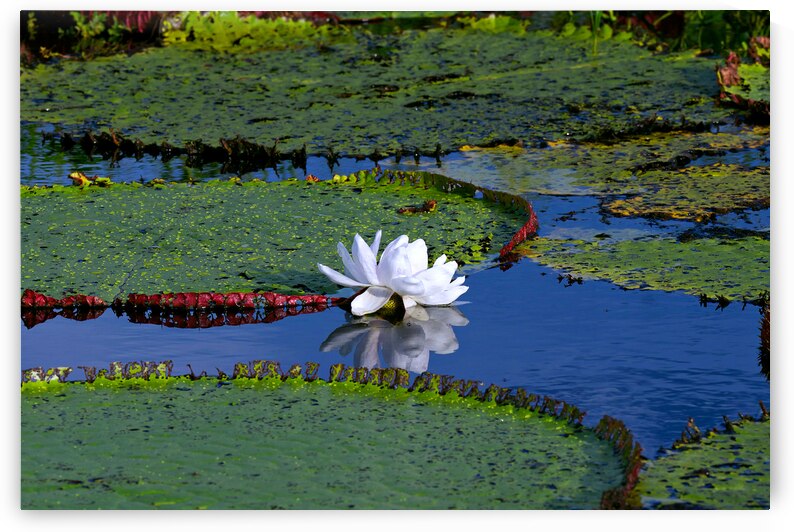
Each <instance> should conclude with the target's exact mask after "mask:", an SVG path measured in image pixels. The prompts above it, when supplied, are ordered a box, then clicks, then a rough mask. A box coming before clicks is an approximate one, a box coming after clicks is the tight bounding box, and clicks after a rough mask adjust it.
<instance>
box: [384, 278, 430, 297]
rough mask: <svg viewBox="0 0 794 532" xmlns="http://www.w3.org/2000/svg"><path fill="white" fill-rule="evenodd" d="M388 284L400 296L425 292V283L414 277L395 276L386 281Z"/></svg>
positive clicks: (417, 294)
mask: <svg viewBox="0 0 794 532" xmlns="http://www.w3.org/2000/svg"><path fill="white" fill-rule="evenodd" d="M388 286H389V288H391V289H392V290H394V291H395V292H397V293H398V294H400V295H401V296H420V295H422V294H424V293H425V284H424V283H423V282H422V281H420V280H419V279H417V278H416V277H396V278H394V279H392V280H391V281H389V282H388Z"/></svg>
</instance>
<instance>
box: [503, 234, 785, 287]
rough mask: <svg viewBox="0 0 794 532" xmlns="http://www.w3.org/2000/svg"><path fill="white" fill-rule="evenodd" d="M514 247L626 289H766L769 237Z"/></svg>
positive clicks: (573, 242) (561, 242) (535, 242)
mask: <svg viewBox="0 0 794 532" xmlns="http://www.w3.org/2000/svg"><path fill="white" fill-rule="evenodd" d="M515 251H516V252H517V253H521V254H524V255H526V256H528V257H531V258H532V260H534V261H536V262H539V263H541V264H545V265H548V266H551V267H552V268H555V269H559V270H562V271H565V272H570V273H572V274H574V275H578V276H581V277H584V278H589V279H604V280H609V281H611V282H613V283H615V284H617V285H618V286H621V287H623V288H627V289H642V290H664V291H675V290H683V291H685V292H687V293H690V294H693V295H702V294H705V295H706V296H708V297H709V298H712V299H714V298H718V297H723V298H725V299H728V300H737V299H739V300H740V299H742V298H745V297H746V298H748V299H755V298H757V297H758V296H759V294H760V293H763V292H768V291H769V286H770V285H769V240H768V239H765V238H762V237H760V236H746V237H742V238H725V239H723V238H716V237H715V238H694V239H691V240H687V241H679V240H676V239H672V238H658V239H652V240H622V241H613V242H610V241H603V242H601V241H594V242H586V241H582V240H554V239H548V238H539V239H537V240H533V241H528V242H525V243H524V244H522V245H520V246H518V247H516V249H515Z"/></svg>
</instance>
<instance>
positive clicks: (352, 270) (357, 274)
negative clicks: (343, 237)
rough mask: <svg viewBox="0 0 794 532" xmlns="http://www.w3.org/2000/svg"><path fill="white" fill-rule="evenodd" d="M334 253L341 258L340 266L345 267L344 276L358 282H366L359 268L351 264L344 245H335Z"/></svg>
mask: <svg viewBox="0 0 794 532" xmlns="http://www.w3.org/2000/svg"><path fill="white" fill-rule="evenodd" d="M336 252H337V253H338V254H339V256H340V257H341V258H342V264H344V266H345V274H347V275H348V276H350V277H351V278H353V279H355V280H356V281H358V282H366V280H367V279H366V277H364V274H363V272H362V271H361V268H359V266H358V264H356V263H355V262H353V259H352V258H351V257H350V253H348V252H347V248H346V247H345V245H344V244H342V243H341V242H339V243H338V244H337V245H336Z"/></svg>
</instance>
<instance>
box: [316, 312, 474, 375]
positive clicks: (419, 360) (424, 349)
mask: <svg viewBox="0 0 794 532" xmlns="http://www.w3.org/2000/svg"><path fill="white" fill-rule="evenodd" d="M346 318H347V321H348V323H346V324H344V325H342V326H341V327H339V328H337V329H336V330H335V331H333V332H332V333H331V334H329V335H328V338H326V339H325V341H324V342H323V343H322V344H321V345H320V350H321V351H323V352H329V351H338V352H339V354H340V355H342V356H348V355H349V354H351V353H353V363H352V365H353V366H356V367H367V368H401V369H405V370H408V371H412V372H415V373H422V372H424V371H427V367H428V362H429V361H430V352H431V351H433V352H434V353H437V354H439V355H446V354H449V353H454V352H455V351H456V350H457V349H458V339H457V337H456V336H455V331H454V330H453V329H452V327H453V326H455V327H463V326H465V325H468V323H469V320H468V318H466V316H464V315H463V312H461V311H460V309H459V308H458V307H427V308H426V307H421V306H418V305H417V306H415V307H411V308H409V309H407V310H406V314H405V318H404V319H403V320H402V321H401V322H399V323H391V322H390V321H387V320H385V319H383V318H379V317H377V316H362V317H358V316H353V315H352V314H347V315H346Z"/></svg>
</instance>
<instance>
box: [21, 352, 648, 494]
mask: <svg viewBox="0 0 794 532" xmlns="http://www.w3.org/2000/svg"><path fill="white" fill-rule="evenodd" d="M79 367H80V368H82V369H83V371H84V372H85V380H83V381H68V382H67V378H68V375H69V374H70V373H71V372H72V368H71V367H55V368H49V369H47V370H44V369H43V368H29V369H26V370H24V371H23V372H22V373H23V375H22V384H21V393H23V394H47V393H59V392H62V391H63V390H64V389H65V387H68V386H80V385H83V386H87V387H90V388H89V389H91V390H95V389H107V388H113V389H116V390H118V391H120V392H121V391H123V390H124V389H125V388H126V389H129V388H134V389H141V388H144V389H145V388H147V387H148V388H150V389H162V388H163V387H165V386H169V385H173V384H176V383H179V382H183V383H184V382H190V381H196V380H210V381H216V382H217V383H218V385H221V384H222V383H224V382H229V383H232V384H239V385H245V384H251V383H262V384H265V385H267V384H270V385H280V384H282V383H284V382H298V381H303V382H307V383H314V384H317V385H342V386H345V388H346V389H347V390H349V391H353V392H361V391H363V390H365V389H366V388H367V387H373V388H380V389H390V390H395V391H397V390H399V391H403V392H406V393H409V394H429V395H430V396H435V397H438V398H440V399H441V400H444V399H443V398H444V397H445V396H449V397H448V399H455V398H460V399H462V400H464V401H471V402H472V404H476V405H493V406H494V407H497V408H499V407H504V408H508V409H510V411H512V412H522V411H523V412H526V413H534V414H537V415H539V416H541V417H543V416H550V417H552V418H554V419H557V420H559V421H563V422H565V423H567V424H569V425H570V426H571V427H573V428H581V427H583V425H582V420H583V419H584V416H585V414H586V413H585V412H583V411H581V410H579V409H578V408H577V407H576V406H574V405H571V404H569V403H566V402H565V401H560V400H557V399H554V398H552V397H549V396H547V395H543V396H541V395H537V394H533V393H527V392H526V391H525V390H524V389H523V388H517V389H511V388H503V387H501V386H497V385H496V384H490V385H489V386H487V387H486V388H485V389H482V388H481V387H482V386H484V385H483V383H481V382H479V381H475V380H464V379H457V380H456V379H454V377H453V376H451V375H439V374H434V373H430V372H424V373H421V374H419V375H417V376H416V377H415V378H414V381H413V383H410V384H409V380H410V374H409V373H408V371H407V370H405V369H402V368H366V367H354V366H346V365H344V364H342V363H337V364H333V365H332V366H331V367H330V374H329V378H328V379H327V380H324V379H321V378H319V377H317V373H318V370H319V368H320V364H318V363H316V362H307V363H306V364H305V367H304V366H301V365H300V364H293V365H292V366H291V367H290V368H289V370H287V371H283V370H282V369H281V365H280V363H279V362H278V361H273V360H253V361H250V362H248V363H244V362H238V363H236V364H235V366H234V372H233V373H232V375H231V376H229V375H228V374H226V373H224V372H223V371H221V370H218V375H217V376H216V377H210V376H208V375H207V373H206V372H205V371H202V372H201V374H199V375H196V374H195V373H194V372H193V370H192V368H190V365H189V364H188V368H190V373H189V374H186V375H180V376H172V375H171V371H172V369H173V362H172V361H170V360H165V361H162V362H160V363H156V362H128V363H126V364H123V363H121V362H111V363H110V368H109V370H105V369H101V370H99V371H97V369H96V367H93V366H79ZM370 389H372V388H370ZM593 432H594V434H595V435H596V436H597V437H598V438H599V439H601V440H603V441H605V442H608V443H609V444H611V445H612V447H613V449H614V451H615V453H616V454H617V455H618V457H619V458H620V460H621V462H622V465H623V472H624V480H623V483H622V484H621V485H620V486H616V487H614V488H611V489H608V490H606V491H604V492H603V493H602V497H601V508H602V509H622V508H631V507H633V506H634V505H635V503H633V502H631V495H632V490H633V489H634V486H635V485H636V482H637V479H638V472H639V470H640V469H641V467H642V456H641V453H642V449H641V447H640V444H639V443H637V442H635V441H634V437H633V435H632V434H631V432H630V431H629V430H628V428H627V427H626V426H625V424H624V423H623V422H622V421H620V420H618V419H615V418H612V417H610V416H604V417H603V418H602V419H601V420H600V421H599V423H598V425H597V426H596V427H595V428H594V429H593Z"/></svg>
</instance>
